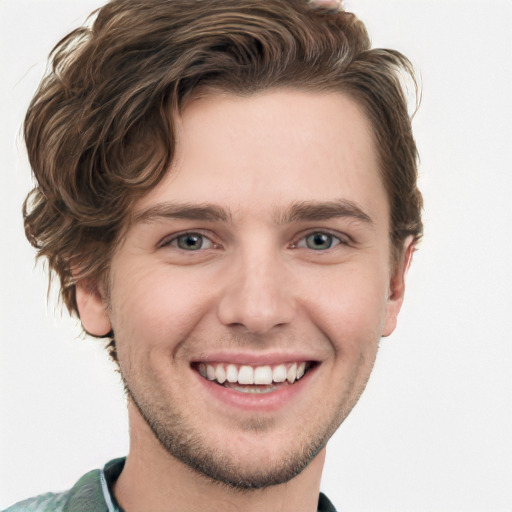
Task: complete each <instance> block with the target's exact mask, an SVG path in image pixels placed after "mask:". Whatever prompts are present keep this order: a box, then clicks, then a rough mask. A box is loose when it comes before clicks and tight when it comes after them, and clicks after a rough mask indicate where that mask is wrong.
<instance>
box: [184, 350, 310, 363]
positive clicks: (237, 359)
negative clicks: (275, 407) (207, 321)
mask: <svg viewBox="0 0 512 512" xmlns="http://www.w3.org/2000/svg"><path fill="white" fill-rule="evenodd" d="M302 361H305V362H317V361H318V357H315V356H313V355H312V354H306V353H303V352H279V353H278V352H274V353H272V352H266V353H255V352H223V351H221V352H208V353H207V354H201V355H200V356H198V357H197V358H192V362H193V363H226V364H230V363H231V364H239V365H244V364H245V365H252V366H258V365H276V364H286V363H300V362H302Z"/></svg>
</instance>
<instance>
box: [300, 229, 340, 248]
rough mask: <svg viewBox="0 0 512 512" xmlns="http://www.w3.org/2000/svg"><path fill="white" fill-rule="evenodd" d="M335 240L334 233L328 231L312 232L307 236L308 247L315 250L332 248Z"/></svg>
mask: <svg viewBox="0 0 512 512" xmlns="http://www.w3.org/2000/svg"><path fill="white" fill-rule="evenodd" d="M334 241H335V237H334V236H333V235H329V234H328V233H312V234H311V235H308V236H307V237H306V247H307V248H308V249H313V250H315V251H325V250H326V249H330V248H331V247H332V245H333V243H334Z"/></svg>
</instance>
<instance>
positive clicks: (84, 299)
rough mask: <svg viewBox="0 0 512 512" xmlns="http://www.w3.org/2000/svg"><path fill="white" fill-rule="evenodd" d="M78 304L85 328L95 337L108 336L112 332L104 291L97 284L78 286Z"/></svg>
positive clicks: (81, 284)
mask: <svg viewBox="0 0 512 512" xmlns="http://www.w3.org/2000/svg"><path fill="white" fill-rule="evenodd" d="M76 304H77V308H78V314H79V315H80V320H81V322H82V326H83V328H84V329H85V330H86V331H87V332H88V333H89V334H92V335H93V336H98V337H102V336H106V335H107V334H108V333H109V332H110V331H111V330H112V325H111V323H110V317H109V315H108V310H107V300H106V299H105V293H104V290H102V289H100V287H99V286H98V284H97V283H91V282H90V281H87V282H84V281H83V280H82V281H79V282H77V284H76Z"/></svg>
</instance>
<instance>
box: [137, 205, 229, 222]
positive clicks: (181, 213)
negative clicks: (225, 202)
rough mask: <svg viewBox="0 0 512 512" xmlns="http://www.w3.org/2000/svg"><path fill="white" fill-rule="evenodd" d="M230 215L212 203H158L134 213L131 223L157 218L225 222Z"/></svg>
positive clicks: (150, 220)
mask: <svg viewBox="0 0 512 512" xmlns="http://www.w3.org/2000/svg"><path fill="white" fill-rule="evenodd" d="M230 218H231V215H230V214H229V213H228V212H227V211H226V210H224V208H221V207H220V206H217V205H213V204H189V203H181V204H180V203H178V204H177V203H160V204H157V205H155V206H153V207H151V208H148V209H146V210H142V211H140V212H137V213H135V215H134V216H133V219H132V224H137V223H150V222H154V221H156V220H159V219H188V220H207V221H212V222H215V221H217V222H218V221H223V222H226V221H228V220H229V219H230Z"/></svg>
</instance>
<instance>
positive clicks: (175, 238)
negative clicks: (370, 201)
mask: <svg viewBox="0 0 512 512" xmlns="http://www.w3.org/2000/svg"><path fill="white" fill-rule="evenodd" d="M187 236H188V237H190V238H191V239H192V238H193V237H200V239H201V246H200V247H198V248H197V249H192V248H191V247H189V248H188V249H186V248H183V247H179V245H178V244H179V240H180V238H182V237H187ZM312 236H327V237H329V239H330V244H329V246H328V247H326V248H325V249H322V248H320V249H318V248H317V249H315V248H312V247H308V245H307V241H308V238H309V237H312ZM205 241H206V242H209V246H208V247H203V245H204V243H205ZM333 243H334V245H333ZM348 244H349V240H348V239H347V237H343V236H340V235H339V234H336V235H335V234H334V233H331V232H330V231H327V230H316V231H309V232H308V233H305V234H304V235H302V236H301V238H300V239H299V240H298V241H297V242H294V243H292V244H290V246H289V247H290V248H291V249H309V250H311V251H315V252H326V251H329V250H330V249H332V248H333V247H336V246H338V245H348ZM168 246H173V247H175V248H176V249H179V250H182V251H184V252H199V251H202V250H203V251H204V250H207V249H215V248H218V247H219V245H218V244H216V243H215V242H214V241H213V240H212V239H211V238H210V237H209V236H207V235H205V234H203V233H201V232H199V231H184V232H182V233H177V234H174V235H172V236H171V237H167V238H165V239H164V240H163V241H162V242H160V244H159V248H163V247H168Z"/></svg>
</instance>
